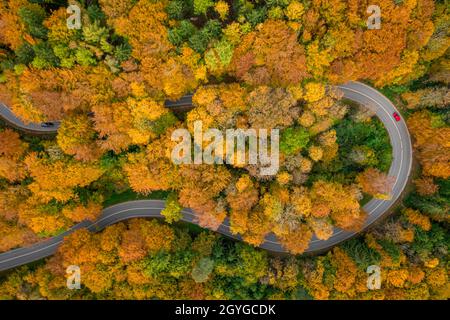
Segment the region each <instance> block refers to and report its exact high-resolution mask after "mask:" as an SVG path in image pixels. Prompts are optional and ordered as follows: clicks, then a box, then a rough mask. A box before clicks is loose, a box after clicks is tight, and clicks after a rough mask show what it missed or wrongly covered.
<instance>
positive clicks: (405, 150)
mask: <svg viewBox="0 0 450 320" xmlns="http://www.w3.org/2000/svg"><path fill="white" fill-rule="evenodd" d="M338 87H339V89H341V90H342V91H343V93H344V97H345V98H346V99H349V100H352V101H355V102H357V103H360V104H362V105H364V106H366V107H367V108H370V109H371V110H373V111H374V112H375V113H376V115H377V117H378V118H379V119H380V120H381V121H382V122H383V123H384V126H385V128H386V130H387V131H388V133H389V137H390V141H391V144H392V150H393V161H392V164H391V168H390V170H389V175H390V176H393V177H395V183H394V186H393V190H392V194H391V199H390V200H377V199H373V200H371V201H369V202H368V203H367V204H366V205H365V206H364V210H365V211H366V212H367V213H368V218H367V220H366V222H365V224H364V229H365V228H367V227H369V226H370V225H371V224H373V223H374V222H375V221H377V220H378V219H380V218H381V217H382V216H383V215H384V214H385V213H387V212H388V211H389V209H390V208H391V206H392V205H393V204H394V203H395V202H396V200H397V199H398V198H399V197H400V195H401V194H402V192H403V190H404V188H405V187H406V184H407V183H408V180H409V175H410V172H411V167H412V146H411V138H410V135H409V132H408V129H407V127H406V124H405V122H404V120H403V119H402V120H401V121H399V122H397V121H395V119H394V118H393V116H392V114H393V113H394V112H398V110H397V109H396V108H395V106H394V105H393V104H392V103H391V102H390V101H389V100H388V99H387V98H386V97H385V96H383V95H382V94H381V93H380V92H378V91H377V90H375V89H373V88H371V87H369V86H367V85H365V84H362V83H359V82H350V83H348V84H345V85H341V86H338ZM191 103H192V96H191V95H190V96H186V97H183V98H182V99H181V100H180V101H178V102H177V101H175V102H169V101H168V102H166V106H168V107H171V108H176V107H181V106H186V105H190V104H191ZM399 114H400V113H399ZM0 115H1V116H2V117H3V118H4V119H5V120H6V121H8V122H10V123H11V124H13V125H14V126H15V127H17V128H20V129H23V130H27V131H40V132H43V131H45V133H49V132H55V131H57V128H58V127H59V123H56V124H55V126H54V127H52V128H41V126H40V125H39V124H24V123H22V122H21V121H20V120H19V119H18V118H17V117H15V116H14V114H12V113H11V112H10V111H9V109H8V108H7V107H6V106H3V105H1V104H0ZM163 208H164V201H161V200H140V201H131V202H124V203H121V204H118V205H115V206H112V207H108V208H105V209H104V210H103V212H102V215H101V216H100V217H99V219H98V220H97V221H95V222H89V221H84V222H82V223H79V224H77V225H75V226H74V227H73V228H71V229H70V230H69V231H67V232H65V233H63V234H61V235H59V236H56V237H52V238H49V239H47V240H45V241H42V242H39V243H36V244H34V245H32V246H29V247H25V248H19V249H14V250H11V251H8V252H5V253H2V254H0V271H3V270H7V269H11V268H14V267H17V266H20V265H24V264H27V263H30V262H33V261H36V260H40V259H42V258H45V257H48V256H50V255H52V254H54V253H55V252H56V249H57V248H58V246H59V244H60V243H61V242H62V241H63V239H64V237H65V236H67V235H69V234H70V233H72V232H74V231H75V230H78V229H80V228H88V230H90V231H92V232H96V231H99V230H101V229H103V228H105V227H107V226H109V225H112V224H114V223H117V222H119V221H123V220H127V219H131V218H162V216H161V214H160V212H161V210H162V209H163ZM182 213H183V218H182V220H183V221H185V222H190V223H195V216H194V214H193V212H192V210H190V209H184V210H183V211H182ZM217 232H219V233H221V234H223V235H225V236H228V237H230V238H234V239H237V240H242V239H241V237H240V236H235V235H233V234H231V232H230V228H229V221H228V218H227V219H226V220H225V221H224V222H223V224H222V225H221V226H220V227H219V229H218V230H217ZM354 235H355V232H348V231H343V230H341V229H339V228H335V229H334V233H333V235H332V236H331V237H330V238H329V239H328V240H319V239H317V238H316V237H315V236H314V237H313V239H312V240H311V242H310V244H309V247H308V249H307V250H306V253H313V252H320V251H323V250H325V249H327V248H330V247H332V246H334V245H336V244H338V243H340V242H342V241H344V240H346V239H349V238H350V237H352V236H354ZM260 247H261V248H262V249H266V250H268V251H271V252H276V253H286V252H287V251H286V250H285V249H284V248H283V247H282V246H281V245H280V243H279V242H278V241H277V239H276V237H275V235H273V234H269V235H268V236H267V237H266V240H265V242H264V243H263V244H262V245H261V246H260Z"/></svg>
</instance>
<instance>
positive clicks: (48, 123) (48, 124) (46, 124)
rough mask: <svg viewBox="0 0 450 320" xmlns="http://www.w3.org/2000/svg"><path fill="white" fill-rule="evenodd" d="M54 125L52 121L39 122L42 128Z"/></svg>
mask: <svg viewBox="0 0 450 320" xmlns="http://www.w3.org/2000/svg"><path fill="white" fill-rule="evenodd" d="M54 126H55V124H54V123H53V122H42V123H41V127H42V128H51V127H54Z"/></svg>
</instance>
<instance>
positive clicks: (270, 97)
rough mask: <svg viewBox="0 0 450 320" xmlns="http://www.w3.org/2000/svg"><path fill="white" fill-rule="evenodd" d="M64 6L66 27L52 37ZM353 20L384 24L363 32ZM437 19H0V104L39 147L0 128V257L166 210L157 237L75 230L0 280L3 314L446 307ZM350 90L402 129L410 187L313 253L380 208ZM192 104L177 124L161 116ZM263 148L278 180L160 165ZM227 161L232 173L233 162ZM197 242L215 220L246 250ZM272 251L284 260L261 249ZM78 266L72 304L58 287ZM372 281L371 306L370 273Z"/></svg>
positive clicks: (287, 12)
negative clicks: (375, 270)
mask: <svg viewBox="0 0 450 320" xmlns="http://www.w3.org/2000/svg"><path fill="white" fill-rule="evenodd" d="M68 4H77V5H78V6H79V7H80V8H81V10H82V27H81V29H68V28H67V25H66V20H67V17H68V16H69V14H67V13H66V8H67V6H68ZM369 4H377V5H379V6H380V8H381V10H382V25H381V29H379V30H368V28H367V26H366V20H367V18H368V16H369V15H368V14H367V13H366V10H367V7H368V5H369ZM449 24H450V19H449V14H448V8H447V7H446V4H445V1H431V0H403V1H402V0H395V1H394V0H380V1H370V3H369V1H365V0H331V1H330V0H301V1H300V0H266V1H262V0H261V1H258V0H255V1H247V0H234V1H231V0H229V1H224V0H220V1H214V0H172V1H168V0H163V1H152V0H140V1H127V0H98V1H81V2H75V1H69V2H68V3H67V2H66V1H61V0H56V1H54V0H29V1H27V0H0V30H1V32H0V102H3V103H4V104H5V105H7V106H8V107H10V108H11V109H12V111H13V112H14V113H15V114H16V115H17V116H18V117H20V118H21V119H22V120H23V121H24V122H42V121H54V120H61V121H62V123H61V127H60V129H59V130H58V133H57V135H56V136H55V137H39V136H32V135H29V134H27V133H24V132H19V131H17V130H15V129H13V128H10V127H8V126H7V125H6V124H5V125H3V124H0V252H2V251H7V250H10V249H13V248H16V247H21V246H25V245H29V244H31V243H34V242H37V241H40V240H42V239H44V238H46V237H49V236H53V235H57V234H59V233H61V232H63V231H65V230H67V229H68V228H70V227H71V226H73V225H74V224H76V223H78V222H81V221H83V220H86V219H89V220H95V219H96V217H98V215H99V214H100V213H101V210H102V208H103V207H104V206H106V205H109V204H113V203H117V202H120V201H125V200H132V199H138V198H161V197H164V198H166V199H167V208H166V209H165V210H164V211H163V212H162V213H163V215H164V216H165V218H166V219H165V220H166V221H165V222H163V221H152V220H141V219H137V220H130V221H128V222H126V223H120V224H117V225H114V226H111V227H109V228H107V229H106V230H104V231H102V232H99V233H97V234H91V233H89V232H88V231H85V230H80V231H77V232H75V233H74V234H72V235H70V236H69V237H68V238H67V239H66V240H65V242H64V244H63V245H62V246H61V247H60V249H59V250H58V253H57V254H56V255H55V256H54V257H52V258H50V259H48V260H46V261H45V262H39V263H37V264H34V265H32V266H26V267H21V268H18V269H17V270H14V271H12V272H10V273H8V274H7V275H5V276H4V277H3V279H2V280H1V281H2V282H1V284H0V299H2V298H5V299H6V298H19V299H35V298H40V297H44V298H50V299H54V298H63V299H69V298H123V299H144V298H159V299H178V298H187V299H222V298H224V299H225V298H226V299H236V298H249V299H263V298H264V299H267V298H271V299H284V298H287V299H308V298H314V299H351V298H357V299H445V298H448V297H449V296H450V287H449V281H448V270H449V269H448V245H449V240H450V239H449V233H448V222H449V203H450V182H449V178H450V144H449V141H450V117H449V101H450V94H449V90H448V82H449V79H450V65H449V50H448V47H449V45H450V38H449V30H450V29H449ZM349 80H359V81H364V82H366V83H368V84H370V85H372V86H374V87H376V88H378V89H379V90H380V91H382V92H383V93H384V94H385V95H386V96H387V97H389V98H390V99H391V100H392V101H393V103H394V104H395V105H396V106H397V107H398V108H399V109H400V110H401V112H402V117H403V118H404V119H405V121H407V124H408V127H409V130H410V132H411V135H412V137H413V139H414V141H413V143H414V153H415V158H416V160H417V161H416V165H415V167H414V173H413V178H412V181H411V184H410V185H409V186H408V188H407V191H406V192H405V195H404V197H403V199H402V201H403V202H401V201H400V203H399V204H398V206H397V208H396V209H395V212H394V214H393V215H392V216H391V217H390V218H388V219H387V220H386V219H385V220H384V221H382V222H381V223H379V224H378V225H377V226H376V227H375V228H373V229H372V230H370V231H369V232H367V233H365V234H363V235H361V236H360V237H359V238H355V239H352V240H349V241H347V242H345V243H343V244H342V245H340V246H338V247H335V248H334V249H332V250H330V251H329V252H328V253H325V254H322V255H319V256H315V257H305V256H301V255H300V254H301V253H303V252H304V251H305V249H306V248H307V247H308V243H309V241H310V239H311V238H312V236H313V235H315V236H316V237H317V238H318V239H323V240H326V239H328V238H329V237H330V236H331V234H332V231H333V227H339V228H342V229H345V230H351V231H358V230H359V229H360V228H361V226H362V224H363V223H364V221H365V218H366V213H365V212H364V210H362V206H363V204H364V203H365V202H366V201H367V200H368V199H371V198H379V199H388V198H389V196H390V195H389V193H390V188H391V187H392V178H391V177H389V176H387V172H388V169H389V166H390V162H391V159H392V154H391V147H390V144H389V137H388V136H387V133H386V131H385V130H384V128H383V125H382V123H381V122H380V121H379V120H377V119H376V118H375V117H373V114H371V113H370V112H368V111H367V109H366V108H364V107H363V106H357V105H354V104H352V103H349V102H348V101H345V100H344V99H342V93H341V92H339V91H338V90H336V89H334V88H333V87H332V85H333V84H340V83H345V82H347V81H349ZM192 92H194V96H193V104H194V108H193V109H192V110H191V111H188V112H187V113H184V114H178V113H174V112H172V110H170V109H167V108H165V107H164V101H165V100H167V99H170V100H175V99H178V98H180V97H182V96H183V95H184V94H187V93H192ZM197 120H201V121H203V127H204V129H207V128H218V129H219V130H222V131H225V130H226V129H228V128H243V129H247V128H264V129H269V130H270V129H272V128H277V129H280V131H281V137H280V151H281V159H280V170H279V172H278V174H277V175H276V176H273V177H267V176H261V175H259V167H258V165H246V166H231V165H206V164H204V165H175V164H174V163H173V162H172V161H171V158H170V156H171V150H172V149H173V147H174V145H175V144H176V143H175V142H173V141H171V133H172V132H173V131H174V130H175V129H178V128H187V129H188V130H190V131H191V132H192V131H193V123H194V122H195V121H197ZM236 156H237V155H236ZM183 207H189V208H192V209H194V211H195V213H196V218H197V222H198V224H199V225H201V226H202V227H205V228H208V229H211V230H215V229H217V228H218V226H219V225H220V224H221V223H222V222H223V220H224V219H225V218H226V217H229V218H230V222H231V231H232V232H233V233H235V234H239V235H241V236H242V237H243V239H244V241H245V243H235V242H232V241H230V240H226V239H224V238H222V237H220V236H218V235H217V234H215V233H214V232H213V231H206V230H204V231H201V232H200V231H199V230H196V229H193V228H192V227H191V226H189V227H187V226H186V225H183V224H180V223H179V222H177V221H178V220H179V219H180V217H181V214H180V211H181V208H183ZM270 232H273V233H275V235H276V236H277V238H278V239H279V241H280V242H281V244H282V245H283V246H284V247H285V248H286V249H287V250H288V251H289V252H291V253H293V254H295V255H292V256H289V257H275V256H272V255H271V254H269V253H267V252H265V251H263V250H260V249H257V248H256V247H255V246H257V245H259V244H261V243H262V242H263V240H264V238H265V236H266V235H267V234H268V233H270ZM73 264H77V265H79V266H80V267H81V270H82V274H83V287H82V288H83V289H82V290H78V291H77V290H68V289H66V287H65V269H66V267H67V266H68V265H73ZM373 264H377V265H380V266H381V267H382V289H381V290H375V291H370V290H368V289H367V286H366V281H367V274H366V268H367V266H369V265H373Z"/></svg>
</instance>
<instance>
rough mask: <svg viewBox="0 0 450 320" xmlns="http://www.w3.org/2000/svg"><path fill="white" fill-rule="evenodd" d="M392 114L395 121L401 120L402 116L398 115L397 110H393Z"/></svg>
mask: <svg viewBox="0 0 450 320" xmlns="http://www.w3.org/2000/svg"><path fill="white" fill-rule="evenodd" d="M393 116H394V119H395V121H397V122H399V121H400V120H402V118H400V115H399V114H398V113H397V112H394V114H393Z"/></svg>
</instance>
